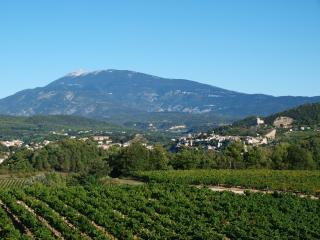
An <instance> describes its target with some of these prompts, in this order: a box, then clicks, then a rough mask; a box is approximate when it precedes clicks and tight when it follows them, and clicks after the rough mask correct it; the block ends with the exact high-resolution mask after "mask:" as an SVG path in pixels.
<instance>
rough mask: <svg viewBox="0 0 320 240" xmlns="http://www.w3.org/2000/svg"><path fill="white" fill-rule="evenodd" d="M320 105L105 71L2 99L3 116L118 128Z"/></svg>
mask: <svg viewBox="0 0 320 240" xmlns="http://www.w3.org/2000/svg"><path fill="white" fill-rule="evenodd" d="M319 101H320V97H289V96H288V97H273V96H269V95H263V94H244V93H239V92H234V91H229V90H225V89H222V88H218V87H214V86H210V85H207V84H202V83H198V82H195V81H190V80H184V79H167V78H161V77H156V76H152V75H147V74H143V73H138V72H133V71H122V70H105V71H96V72H89V73H71V74H68V75H66V76H64V77H62V78H60V79H58V80H56V81H54V82H52V83H50V84H49V85H47V86H45V87H39V88H35V89H28V90H24V91H21V92H18V93H16V94H14V95H12V96H9V97H7V98H4V99H1V100H0V113H2V114H6V115H19V116H32V115H78V116H84V117H89V118H95V119H100V120H101V119H105V120H110V121H113V122H117V123H119V122H120V123H126V122H132V121H137V120H139V121H140V122H147V121H148V118H149V117H150V116H151V118H152V116H156V115H154V114H157V113H162V114H164V115H165V114H166V113H174V114H176V116H175V117H176V118H178V120H179V121H180V120H184V119H186V117H185V115H186V114H187V115H188V114H189V115H190V116H191V117H192V116H194V114H200V113H201V114H204V113H205V114H209V116H211V117H212V118H213V119H216V120H219V119H221V118H223V119H225V118H226V117H227V118H229V119H230V118H231V119H239V118H242V117H246V116H249V115H263V116H266V115H270V114H273V113H275V112H279V111H283V110H286V109H288V108H292V107H295V106H298V105H301V104H304V103H313V102H319ZM119 116H120V117H119ZM179 121H176V122H179ZM209 122H210V121H209Z"/></svg>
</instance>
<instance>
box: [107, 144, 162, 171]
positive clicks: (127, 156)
mask: <svg viewBox="0 0 320 240" xmlns="http://www.w3.org/2000/svg"><path fill="white" fill-rule="evenodd" d="M167 155H168V153H167V152H166V151H165V150H164V149H163V147H162V146H160V145H156V146H155V147H154V149H152V150H150V149H147V148H146V147H145V146H144V145H142V144H141V143H140V142H137V141H134V142H133V143H132V144H131V145H130V146H129V147H126V148H121V149H118V150H115V151H113V152H112V153H111V154H109V156H108V157H107V161H108V163H109V165H110V167H111V169H112V170H111V175H112V176H114V177H117V176H121V175H123V176H126V175H130V174H131V173H132V172H135V171H143V170H155V169H166V168H167V164H168V156H167Z"/></svg>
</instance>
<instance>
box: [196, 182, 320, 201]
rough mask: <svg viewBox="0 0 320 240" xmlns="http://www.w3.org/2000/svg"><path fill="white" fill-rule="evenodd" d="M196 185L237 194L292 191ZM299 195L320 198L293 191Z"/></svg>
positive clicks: (314, 198)
mask: <svg viewBox="0 0 320 240" xmlns="http://www.w3.org/2000/svg"><path fill="white" fill-rule="evenodd" d="M195 187H197V188H203V187H208V188H209V189H210V190H212V191H214V192H233V193H235V194H240V195H244V194H245V192H252V193H264V194H272V193H274V192H279V193H290V192H284V191H277V190H274V191H271V190H258V189H252V188H241V187H225V186H210V185H209V186H203V185H196V186H195ZM292 194H294V195H296V196H298V197H301V198H311V199H313V200H319V197H316V196H313V195H306V194H297V193H292Z"/></svg>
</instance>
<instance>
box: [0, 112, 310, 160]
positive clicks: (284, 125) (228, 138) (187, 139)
mask: <svg viewBox="0 0 320 240" xmlns="http://www.w3.org/2000/svg"><path fill="white" fill-rule="evenodd" d="M293 123H294V119H292V118H290V117H285V116H281V117H278V118H276V119H275V120H274V122H273V125H272V126H271V127H270V128H268V129H269V130H268V131H267V132H266V133H265V134H263V135H260V134H256V136H243V135H219V134H216V133H215V132H214V131H213V132H211V133H202V132H200V133H194V134H191V133H189V134H187V135H185V136H181V137H179V138H178V139H171V143H172V144H173V145H174V148H175V149H180V148H183V147H189V148H204V149H207V150H216V151H219V150H220V149H223V148H224V147H225V146H227V145H228V144H229V143H231V142H241V143H243V145H244V146H245V148H246V146H260V145H267V144H270V143H272V142H274V141H275V139H276V135H277V131H278V130H280V129H281V130H282V131H286V132H287V133H290V132H294V131H305V130H310V127H308V126H303V127H299V128H298V129H296V128H295V129H293ZM265 126H267V125H266V124H265V122H264V120H263V119H262V118H259V117H257V118H256V120H255V127H257V128H259V127H265ZM183 128H185V126H184V125H183V126H173V127H171V128H170V130H178V129H179V130H180V129H183ZM69 130H70V129H69ZM70 132H71V131H69V132H68V130H67V131H64V130H62V131H60V132H57V131H51V132H50V135H51V136H59V137H62V138H70V139H77V140H80V141H84V142H87V141H92V142H95V143H96V144H97V146H98V147H99V148H102V149H104V150H108V149H110V148H111V147H128V146H130V145H131V144H132V142H133V141H135V140H137V139H138V140H139V142H141V143H142V144H143V145H144V146H145V147H146V148H148V149H153V145H152V144H148V143H147V141H141V139H144V137H143V135H142V134H136V135H135V137H133V139H131V140H128V141H125V142H119V141H117V142H114V141H113V139H112V137H111V136H109V135H108V134H107V133H99V132H93V131H91V130H85V131H78V132H73V133H70ZM55 141H57V140H48V139H44V140H42V141H40V142H34V141H31V142H28V143H25V142H23V141H22V140H20V139H15V140H4V141H0V146H1V147H2V151H0V164H1V163H3V162H4V161H5V160H6V159H7V158H9V157H10V155H11V154H12V153H14V152H15V150H16V149H19V148H26V149H28V150H30V151H35V150H38V149H41V148H43V147H45V146H47V145H48V144H50V143H54V142H55ZM4 149H5V150H4Z"/></svg>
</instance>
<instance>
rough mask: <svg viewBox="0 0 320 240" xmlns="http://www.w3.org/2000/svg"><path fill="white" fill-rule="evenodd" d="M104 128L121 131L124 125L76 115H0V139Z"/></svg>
mask: <svg viewBox="0 0 320 240" xmlns="http://www.w3.org/2000/svg"><path fill="white" fill-rule="evenodd" d="M69 129H71V130H73V131H77V130H104V131H122V130H125V128H124V127H119V126H117V125H114V124H110V123H106V122H102V121H97V120H92V119H87V118H83V117H77V116H32V117H16V116H4V115H0V139H5V140H8V139H10V138H21V139H23V138H28V139H30V138H33V137H35V136H36V135H37V136H41V135H47V134H48V133H49V132H50V131H62V130H66V131H68V130H69Z"/></svg>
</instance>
